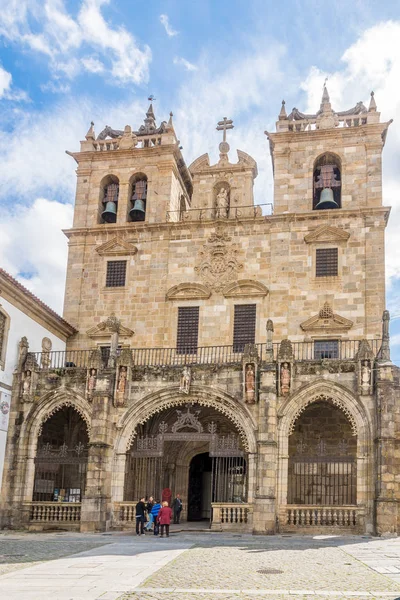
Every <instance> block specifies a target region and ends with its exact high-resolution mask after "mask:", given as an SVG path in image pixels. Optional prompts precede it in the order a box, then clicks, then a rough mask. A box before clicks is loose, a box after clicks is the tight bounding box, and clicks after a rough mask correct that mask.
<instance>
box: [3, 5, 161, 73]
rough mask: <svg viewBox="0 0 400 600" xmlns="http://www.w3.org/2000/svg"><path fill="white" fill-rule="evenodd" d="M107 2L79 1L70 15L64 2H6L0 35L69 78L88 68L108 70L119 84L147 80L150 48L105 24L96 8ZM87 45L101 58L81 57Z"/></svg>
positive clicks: (99, 8)
mask: <svg viewBox="0 0 400 600" xmlns="http://www.w3.org/2000/svg"><path fill="white" fill-rule="evenodd" d="M108 2H109V0H81V5H80V8H79V12H78V16H77V18H76V19H75V18H73V17H72V16H71V15H70V14H69V13H68V11H67V9H66V5H65V2H64V0H45V2H44V6H41V5H39V3H38V2H36V0H9V3H8V4H7V6H6V7H4V8H2V11H1V13H0V36H2V37H3V38H5V39H6V40H8V41H10V42H13V43H16V44H20V45H22V46H25V47H29V48H30V49H31V50H33V51H35V52H39V53H41V54H43V55H45V56H47V57H48V58H49V64H50V68H51V69H52V71H53V72H54V73H55V74H60V73H61V74H63V75H64V76H66V77H67V78H69V79H71V78H73V77H75V76H76V75H78V74H79V73H81V72H82V70H90V71H91V72H92V73H106V72H107V73H108V74H111V76H112V77H113V78H114V79H115V80H116V81H117V83H119V84H129V83H136V84H140V83H144V82H147V80H148V68H149V64H150V62H151V50H150V48H149V47H148V46H147V45H144V46H143V48H140V47H139V45H138V44H137V42H136V40H135V38H134V36H133V35H132V34H131V33H130V32H129V31H127V30H126V29H125V27H123V26H120V27H113V26H112V25H110V24H109V23H108V22H106V20H105V19H104V17H103V15H102V12H101V10H102V7H103V5H105V4H108ZM32 23H33V24H34V27H33V25H32ZM87 47H89V48H90V49H92V50H93V51H95V52H97V53H98V54H100V55H101V56H102V59H103V61H102V62H101V61H100V60H99V59H95V58H90V57H87V56H84V57H82V56H81V53H82V49H83V48H85V49H86V48H87ZM94 61H97V62H96V67H97V68H95V62H94ZM100 64H102V65H103V69H100V68H99V67H100ZM90 67H91V68H90Z"/></svg>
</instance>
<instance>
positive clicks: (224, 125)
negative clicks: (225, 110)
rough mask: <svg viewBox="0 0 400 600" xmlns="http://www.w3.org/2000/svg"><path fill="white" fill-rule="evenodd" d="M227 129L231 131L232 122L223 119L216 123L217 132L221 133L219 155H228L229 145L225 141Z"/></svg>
mask: <svg viewBox="0 0 400 600" xmlns="http://www.w3.org/2000/svg"><path fill="white" fill-rule="evenodd" d="M228 129H233V121H232V119H227V118H226V117H224V118H223V119H222V121H218V125H217V131H223V132H224V133H223V138H222V142H221V143H220V145H219V150H220V152H221V154H228V152H229V144H228V142H227V141H226V132H227V130H228Z"/></svg>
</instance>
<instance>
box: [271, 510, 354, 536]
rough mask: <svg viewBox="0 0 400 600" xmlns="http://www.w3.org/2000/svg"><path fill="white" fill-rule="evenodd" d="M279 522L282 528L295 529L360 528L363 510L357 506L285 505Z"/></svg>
mask: <svg viewBox="0 0 400 600" xmlns="http://www.w3.org/2000/svg"><path fill="white" fill-rule="evenodd" d="M284 510H285V512H284V514H283V519H281V523H282V525H283V529H284V530H285V531H287V530H293V531H296V530H298V529H303V528H312V527H315V528H321V527H327V528H344V529H351V530H353V531H356V530H358V529H360V528H361V526H362V522H363V517H364V510H363V509H362V508H360V507H357V506H305V505H302V506H299V505H287V506H286V508H285V509H284Z"/></svg>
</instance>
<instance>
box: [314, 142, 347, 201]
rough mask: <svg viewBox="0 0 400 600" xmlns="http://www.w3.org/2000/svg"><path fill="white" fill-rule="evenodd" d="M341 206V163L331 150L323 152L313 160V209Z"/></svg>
mask: <svg viewBox="0 0 400 600" xmlns="http://www.w3.org/2000/svg"><path fill="white" fill-rule="evenodd" d="M341 207H342V163H341V160H340V157H339V156H338V155H337V154H334V153H332V152H324V154H321V155H320V156H318V158H317V159H316V160H315V161H314V167H313V210H327V209H337V208H341Z"/></svg>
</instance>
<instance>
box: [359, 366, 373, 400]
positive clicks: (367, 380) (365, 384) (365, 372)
mask: <svg viewBox="0 0 400 600" xmlns="http://www.w3.org/2000/svg"><path fill="white" fill-rule="evenodd" d="M370 385H371V365H370V362H369V360H364V361H363V364H362V366H361V390H362V392H363V393H364V394H369V391H370Z"/></svg>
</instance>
